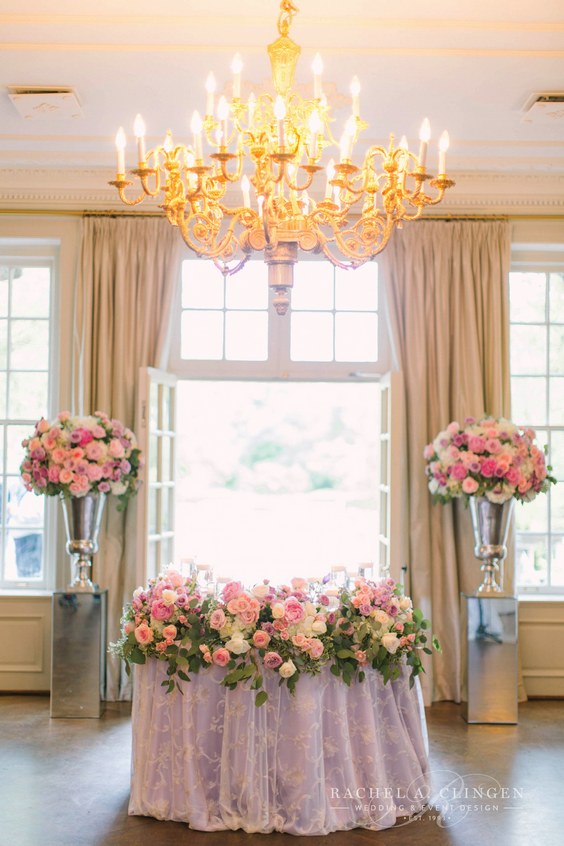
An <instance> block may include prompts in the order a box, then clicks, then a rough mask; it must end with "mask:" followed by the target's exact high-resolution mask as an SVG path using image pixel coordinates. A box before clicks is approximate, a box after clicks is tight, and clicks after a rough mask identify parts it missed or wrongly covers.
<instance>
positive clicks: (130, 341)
mask: <svg viewBox="0 0 564 846" xmlns="http://www.w3.org/2000/svg"><path fill="white" fill-rule="evenodd" d="M179 247H180V238H179V235H178V232H177V231H176V230H175V229H174V228H173V227H172V226H170V224H169V223H168V222H167V221H166V220H164V219H161V218H138V219H135V218H109V217H103V218H97V217H92V218H86V219H85V220H84V221H83V232H82V250H81V259H80V266H79V275H78V280H77V292H76V307H75V308H76V313H75V331H76V336H75V362H74V364H75V368H74V374H75V382H74V385H75V410H76V411H77V412H79V413H85V414H89V413H92V412H93V411H96V410H98V409H99V410H101V411H105V412H107V413H108V414H109V415H110V416H112V417H116V418H118V419H119V420H121V421H122V422H123V423H125V425H126V426H130V427H131V428H133V429H134V427H135V411H136V403H137V383H138V371H139V368H140V367H147V366H150V367H166V364H167V360H166V359H167V355H168V348H169V336H170V326H171V314H172V303H173V301H174V291H175V286H176V284H177V279H178V276H179V274H178V261H179ZM106 509H107V510H106V516H105V524H104V530H103V532H102V534H101V538H100V552H99V553H98V554H97V555H96V558H95V561H94V567H95V574H94V577H95V580H96V581H97V582H98V583H99V584H100V586H101V587H102V588H108V591H109V593H108V639H109V640H110V641H115V640H116V639H117V638H118V636H119V621H120V616H121V611H122V608H123V605H124V603H125V602H126V601H127V600H128V599H129V598H130V597H131V593H132V591H133V590H134V588H135V587H136V585H135V583H134V580H135V539H136V538H135V514H136V500H132V501H131V502H130V504H129V505H128V507H127V510H126V511H125V513H119V512H117V510H116V508H115V503H114V501H113V500H112V498H110V499H109V501H108V503H107V506H106ZM107 668H108V678H107V692H106V698H107V699H109V700H114V699H120V698H128V696H129V685H128V682H127V678H126V677H123V676H122V668H121V664H120V661H119V660H118V659H116V658H115V657H114V656H108V661H107Z"/></svg>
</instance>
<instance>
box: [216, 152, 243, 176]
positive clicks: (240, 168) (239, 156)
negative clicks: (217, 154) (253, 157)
mask: <svg viewBox="0 0 564 846" xmlns="http://www.w3.org/2000/svg"><path fill="white" fill-rule="evenodd" d="M236 158H237V171H236V173H233V174H230V173H229V172H228V170H227V161H222V162H221V175H222V176H223V177H224V178H225V179H226V180H227V182H238V181H239V180H240V178H241V173H242V172H243V155H242V153H240V152H239V153H237V156H236Z"/></svg>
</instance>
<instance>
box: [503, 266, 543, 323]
mask: <svg viewBox="0 0 564 846" xmlns="http://www.w3.org/2000/svg"><path fill="white" fill-rule="evenodd" d="M509 285H510V288H509V291H510V294H509V303H510V309H509V310H510V315H511V317H510V319H511V320H512V321H514V322H515V323H544V321H545V319H546V276H545V274H544V273H510V274H509Z"/></svg>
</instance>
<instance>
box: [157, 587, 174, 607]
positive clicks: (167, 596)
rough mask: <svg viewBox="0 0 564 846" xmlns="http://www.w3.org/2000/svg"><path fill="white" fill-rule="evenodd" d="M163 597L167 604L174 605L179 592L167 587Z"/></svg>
mask: <svg viewBox="0 0 564 846" xmlns="http://www.w3.org/2000/svg"><path fill="white" fill-rule="evenodd" d="M161 598H162V600H163V602H164V604H165V605H174V603H175V602H176V600H177V599H178V594H177V593H176V591H175V590H170V588H166V589H165V590H163V592H162V595H161Z"/></svg>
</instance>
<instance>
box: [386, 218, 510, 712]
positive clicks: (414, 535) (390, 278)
mask: <svg viewBox="0 0 564 846" xmlns="http://www.w3.org/2000/svg"><path fill="white" fill-rule="evenodd" d="M509 256H510V226H509V224H508V223H507V222H504V221H483V222H482V221H420V222H417V223H416V224H413V225H409V226H408V227H406V229H405V230H402V231H400V232H396V233H395V234H394V236H393V238H392V242H391V243H390V244H389V245H388V247H387V248H386V250H385V251H384V252H383V253H382V259H381V261H380V266H381V268H382V273H383V276H384V281H385V290H386V309H387V313H388V318H389V324H390V331H391V337H392V346H393V359H394V361H393V366H394V369H400V370H401V371H403V377H404V380H403V381H404V386H405V397H404V399H405V418H406V419H405V421H404V423H405V437H406V443H405V450H406V458H407V460H406V461H405V468H406V469H405V473H406V475H407V478H405V479H404V484H405V485H406V486H407V492H408V496H407V497H406V498H405V499H406V510H405V513H404V514H403V515H402V528H403V531H404V535H405V548H406V549H407V550H408V565H409V570H410V576H411V581H410V585H411V587H410V589H411V592H412V595H413V599H414V602H415V604H416V605H418V606H420V607H421V608H422V609H423V610H424V612H425V614H426V616H428V617H430V618H431V619H432V622H433V630H434V631H435V633H436V634H437V635H438V637H439V638H440V640H441V643H442V645H443V653H442V655H436V656H434V658H433V660H432V661H430V660H429V661H427V664H426V675H425V676H423V678H422V684H423V690H424V695H425V700H426V701H427V703H429V702H430V701H431V700H437V699H451V700H455V701H459V699H460V681H461V678H460V634H459V595H460V592H461V591H468V592H473V591H474V590H475V588H476V587H477V585H478V584H479V579H480V572H479V565H478V562H477V561H476V559H475V558H474V555H473V551H472V550H473V540H472V532H471V525H470V516H469V514H468V513H467V512H466V511H465V509H464V506H463V504H462V503H460V502H456V503H455V504H454V505H446V506H441V505H433V504H432V500H431V496H430V494H429V492H428V489H427V484H426V478H425V475H424V461H423V448H424V446H425V444H426V443H428V442H429V441H430V440H431V439H432V438H433V437H434V436H435V435H436V434H437V433H438V432H439V431H440V430H441V429H442V428H444V427H445V426H446V425H447V424H448V423H449V422H450V421H452V420H458V421H459V422H461V423H463V422H464V418H465V417H467V416H480V415H482V414H486V413H487V414H493V415H496V416H498V415H509V413H510V381H509V317H508V309H509V300H508V289H507V286H508V272H509ZM398 460H399V459H398ZM506 569H507V571H508V574H509V573H510V571H511V567H509V566H508V567H507V568H506ZM510 581H511V580H510V578H509V579H508V578H506V580H505V586H506V587H508V588H509V590H511V588H512V584H511V583H510Z"/></svg>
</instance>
